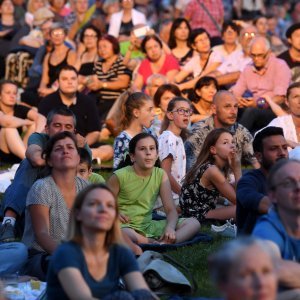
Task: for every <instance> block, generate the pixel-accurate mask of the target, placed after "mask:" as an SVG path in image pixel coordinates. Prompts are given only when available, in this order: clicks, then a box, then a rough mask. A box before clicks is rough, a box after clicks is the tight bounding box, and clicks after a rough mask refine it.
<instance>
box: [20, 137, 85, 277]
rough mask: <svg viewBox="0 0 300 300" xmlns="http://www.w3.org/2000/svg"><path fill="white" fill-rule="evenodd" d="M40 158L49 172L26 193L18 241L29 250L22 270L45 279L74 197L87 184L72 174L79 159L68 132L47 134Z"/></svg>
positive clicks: (72, 138)
mask: <svg viewBox="0 0 300 300" xmlns="http://www.w3.org/2000/svg"><path fill="white" fill-rule="evenodd" d="M43 157H44V158H45V160H46V163H47V165H48V166H49V167H50V168H51V175H49V176H47V177H45V178H42V179H39V180H38V181H36V182H35V183H34V184H33V186H32V188H31V189H30V191H29V193H28V196H27V200H26V212H25V230H24V235H23V239H22V242H23V243H24V244H25V245H26V246H27V247H28V249H29V251H28V260H27V263H26V265H25V268H24V273H25V274H26V275H29V276H34V277H37V278H38V279H39V280H42V281H45V279H46V274H47V269H48V263H49V259H50V256H51V255H52V254H53V252H54V250H55V249H56V248H57V246H58V245H59V243H60V242H61V240H62V239H63V238H64V237H65V234H66V232H67V227H68V222H69V214H70V210H71V207H72V206H73V203H74V200H75V197H76V195H77V193H78V192H79V191H80V190H82V189H83V188H84V187H86V186H87V185H88V183H87V182H86V181H85V180H84V179H82V178H79V177H76V171H77V166H78V164H79V160H80V158H79V153H78V147H77V141H76V138H75V136H74V135H73V134H72V133H71V132H68V131H63V132H60V133H58V134H56V135H54V136H53V137H51V138H50V140H49V142H48V143H47V146H46V148H45V150H44V152H43Z"/></svg>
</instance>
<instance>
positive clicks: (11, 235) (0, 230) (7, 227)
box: [0, 220, 16, 243]
mask: <svg viewBox="0 0 300 300" xmlns="http://www.w3.org/2000/svg"><path fill="white" fill-rule="evenodd" d="M15 240H16V237H15V228H14V226H13V225H12V224H11V221H10V220H7V221H6V222H5V223H4V224H2V225H1V227H0V242H6V243H7V242H14V241H15Z"/></svg>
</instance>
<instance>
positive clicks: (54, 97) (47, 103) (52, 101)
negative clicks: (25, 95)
mask: <svg viewBox="0 0 300 300" xmlns="http://www.w3.org/2000/svg"><path fill="white" fill-rule="evenodd" d="M60 104H63V103H62V101H61V98H60V95H59V93H58V91H56V92H54V93H52V94H50V95H48V96H46V97H45V98H44V99H43V100H41V101H40V103H39V106H38V110H39V113H42V114H43V115H45V116H47V114H48V112H49V111H50V110H51V109H54V108H56V107H57V106H59V105H60Z"/></svg>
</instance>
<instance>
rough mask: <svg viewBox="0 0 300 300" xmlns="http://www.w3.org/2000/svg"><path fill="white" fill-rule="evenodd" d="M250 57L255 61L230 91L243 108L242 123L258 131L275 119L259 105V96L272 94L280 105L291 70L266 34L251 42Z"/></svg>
mask: <svg viewBox="0 0 300 300" xmlns="http://www.w3.org/2000/svg"><path fill="white" fill-rule="evenodd" d="M250 56H251V58H252V60H253V62H252V64H250V65H248V66H247V67H246V68H245V69H244V70H243V72H242V73H241V75H240V77H239V79H238V81H237V83H236V85H235V86H233V87H232V89H231V91H232V92H233V94H234V95H235V96H236V97H237V98H238V101H239V107H240V108H244V111H243V113H242V117H241V119H239V121H240V123H241V124H243V125H244V126H245V127H247V128H248V129H249V130H250V131H251V132H255V131H257V130H258V129H261V128H263V127H265V126H266V125H267V124H268V123H269V122H270V121H271V120H272V119H273V118H275V115H274V113H273V112H272V110H271V109H260V108H259V107H257V99H259V98H260V97H265V96H269V97H271V98H272V100H273V101H275V102H276V103H277V104H281V103H283V101H284V99H285V94H286V91H287V88H288V86H289V84H290V82H291V70H290V69H289V67H288V65H287V64H286V62H285V61H283V60H282V59H279V58H276V57H275V56H274V55H273V54H272V53H271V50H270V43H269V42H268V40H267V39H265V38H264V37H256V38H254V39H253V40H252V41H251V43H250Z"/></svg>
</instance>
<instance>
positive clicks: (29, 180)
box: [2, 159, 39, 217]
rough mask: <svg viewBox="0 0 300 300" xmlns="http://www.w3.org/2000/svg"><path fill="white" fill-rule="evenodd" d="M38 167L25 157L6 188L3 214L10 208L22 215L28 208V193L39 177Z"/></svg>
mask: <svg viewBox="0 0 300 300" xmlns="http://www.w3.org/2000/svg"><path fill="white" fill-rule="evenodd" d="M38 171H39V169H38V168H34V167H33V166H32V165H31V164H30V162H29V161H28V160H27V159H23V160H22V161H21V164H20V166H19V168H18V170H17V172H16V174H15V178H14V180H13V182H12V184H11V185H10V186H9V187H8V188H7V189H6V191H5V194H4V199H3V204H2V209H3V215H4V213H5V211H6V210H7V209H8V208H10V209H12V210H13V211H14V212H15V213H17V215H18V216H19V217H20V216H22V214H23V213H24V211H25V208H26V198H27V194H28V192H29V190H30V188H31V186H32V185H33V184H34V182H35V181H36V180H37V178H38Z"/></svg>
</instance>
